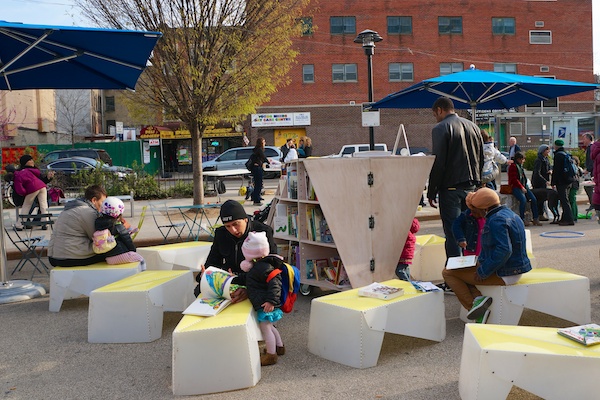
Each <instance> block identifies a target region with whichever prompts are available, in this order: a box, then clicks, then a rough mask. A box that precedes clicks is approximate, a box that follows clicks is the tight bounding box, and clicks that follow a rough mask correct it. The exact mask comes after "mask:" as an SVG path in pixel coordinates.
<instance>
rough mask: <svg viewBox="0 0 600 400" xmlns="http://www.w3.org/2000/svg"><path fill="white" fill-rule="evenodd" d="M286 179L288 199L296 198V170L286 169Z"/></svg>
mask: <svg viewBox="0 0 600 400" xmlns="http://www.w3.org/2000/svg"><path fill="white" fill-rule="evenodd" d="M287 181H288V184H287V186H288V197H289V198H290V199H297V198H298V172H297V171H287Z"/></svg>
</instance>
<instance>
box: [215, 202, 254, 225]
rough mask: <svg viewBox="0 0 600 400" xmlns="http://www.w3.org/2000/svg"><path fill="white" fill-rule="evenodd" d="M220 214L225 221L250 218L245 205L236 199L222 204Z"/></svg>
mask: <svg viewBox="0 0 600 400" xmlns="http://www.w3.org/2000/svg"><path fill="white" fill-rule="evenodd" d="M220 216H221V221H222V222H224V223H225V222H231V221H235V220H236V219H244V218H248V214H246V210H245V209H244V206H242V205H241V204H240V203H238V202H237V201H235V200H227V201H226V202H225V203H223V205H222V206H221V212H220Z"/></svg>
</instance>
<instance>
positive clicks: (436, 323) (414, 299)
mask: <svg viewBox="0 0 600 400" xmlns="http://www.w3.org/2000/svg"><path fill="white" fill-rule="evenodd" d="M383 283H384V284H386V285H389V286H394V287H400V288H403V289H404V295H403V296H400V297H396V298H394V299H391V300H380V299H373V298H369V297H359V296H358V289H353V290H348V291H344V292H339V293H334V294H331V295H328V296H323V297H319V298H315V299H313V300H312V302H311V311H310V325H309V328H308V351H310V352H311V353H313V354H315V355H317V356H319V357H323V358H325V359H327V360H331V361H335V362H337V363H340V364H344V365H348V366H351V367H355V368H369V367H373V366H375V365H377V360H378V359H379V353H380V350H381V344H382V342H383V336H384V333H385V332H390V333H395V334H399V335H406V336H412V337H417V338H422V339H428V340H433V341H437V342H441V341H442V340H444V338H445V337H446V318H445V314H444V313H445V311H444V310H445V309H444V293H443V292H442V291H438V292H429V293H421V292H418V291H417V290H416V289H414V288H413V286H412V285H411V284H410V283H409V282H405V281H400V280H397V279H393V280H389V281H385V282H383Z"/></svg>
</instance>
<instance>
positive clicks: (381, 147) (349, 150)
mask: <svg viewBox="0 0 600 400" xmlns="http://www.w3.org/2000/svg"><path fill="white" fill-rule="evenodd" d="M375 150H376V151H388V148H387V145H386V144H385V143H375ZM359 151H369V144H368V143H367V144H346V145H344V146H342V149H341V150H340V152H339V153H338V154H333V155H332V157H352V154H353V153H357V152H359Z"/></svg>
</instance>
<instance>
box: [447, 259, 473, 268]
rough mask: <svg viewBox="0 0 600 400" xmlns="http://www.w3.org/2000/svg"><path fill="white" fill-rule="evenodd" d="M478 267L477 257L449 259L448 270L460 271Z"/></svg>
mask: <svg viewBox="0 0 600 400" xmlns="http://www.w3.org/2000/svg"><path fill="white" fill-rule="evenodd" d="M475 265H477V256H459V257H448V262H447V263H446V269H459V268H467V267H474V266H475Z"/></svg>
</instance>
